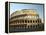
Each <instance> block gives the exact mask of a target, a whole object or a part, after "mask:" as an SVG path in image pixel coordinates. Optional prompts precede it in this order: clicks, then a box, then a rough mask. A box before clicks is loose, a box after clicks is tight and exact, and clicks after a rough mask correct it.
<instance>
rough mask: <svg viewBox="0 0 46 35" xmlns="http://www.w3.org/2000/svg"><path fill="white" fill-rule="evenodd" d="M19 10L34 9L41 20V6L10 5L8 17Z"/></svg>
mask: <svg viewBox="0 0 46 35" xmlns="http://www.w3.org/2000/svg"><path fill="white" fill-rule="evenodd" d="M19 9H36V10H37V13H38V14H39V17H40V18H43V5H36V4H19V3H10V15H11V14H12V13H13V12H15V11H16V10H19Z"/></svg>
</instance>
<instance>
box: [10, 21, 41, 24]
mask: <svg viewBox="0 0 46 35" xmlns="http://www.w3.org/2000/svg"><path fill="white" fill-rule="evenodd" d="M10 23H41V20H15V21H12V22H10Z"/></svg>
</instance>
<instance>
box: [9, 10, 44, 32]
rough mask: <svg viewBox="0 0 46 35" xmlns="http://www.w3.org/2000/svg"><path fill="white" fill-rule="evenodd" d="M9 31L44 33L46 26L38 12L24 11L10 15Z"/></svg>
mask: <svg viewBox="0 0 46 35" xmlns="http://www.w3.org/2000/svg"><path fill="white" fill-rule="evenodd" d="M9 29H10V32H29V31H42V30H44V25H43V23H42V20H41V18H40V17H39V14H38V13H37V10H35V9H22V10H17V11H15V12H14V13H12V14H11V15H10V24H9Z"/></svg>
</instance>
